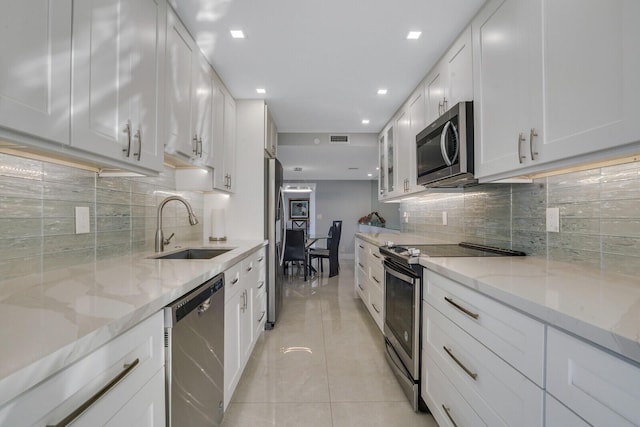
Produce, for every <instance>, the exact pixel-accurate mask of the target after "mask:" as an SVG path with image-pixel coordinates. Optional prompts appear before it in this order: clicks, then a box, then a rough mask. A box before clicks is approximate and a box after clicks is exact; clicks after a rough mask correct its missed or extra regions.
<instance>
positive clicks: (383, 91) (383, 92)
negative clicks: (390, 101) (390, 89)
mask: <svg viewBox="0 0 640 427" xmlns="http://www.w3.org/2000/svg"><path fill="white" fill-rule="evenodd" d="M386 94H387V90H386V89H378V95H386Z"/></svg>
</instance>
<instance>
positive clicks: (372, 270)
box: [369, 265, 384, 291]
mask: <svg viewBox="0 0 640 427" xmlns="http://www.w3.org/2000/svg"><path fill="white" fill-rule="evenodd" d="M369 282H370V283H371V284H372V285H375V286H376V287H377V288H378V289H380V290H381V291H382V290H383V289H384V269H383V267H382V266H380V265H375V266H374V265H372V266H370V267H369Z"/></svg>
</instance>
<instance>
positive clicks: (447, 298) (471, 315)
mask: <svg viewBox="0 0 640 427" xmlns="http://www.w3.org/2000/svg"><path fill="white" fill-rule="evenodd" d="M444 300H445V301H446V302H448V303H449V304H451V305H452V306H454V307H455V308H457V309H458V310H460V311H461V312H463V313H464V314H466V315H467V316H469V317H473V318H474V319H476V320H478V317H480V315H479V314H478V313H474V312H472V311H469V310H467V309H466V308H464V307H463V306H461V305H459V304H458V303H456V302H455V301H454V300H452V299H451V298H449V297H444Z"/></svg>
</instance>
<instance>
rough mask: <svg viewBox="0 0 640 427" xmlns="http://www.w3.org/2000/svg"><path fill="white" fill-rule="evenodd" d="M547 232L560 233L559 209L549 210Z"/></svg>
mask: <svg viewBox="0 0 640 427" xmlns="http://www.w3.org/2000/svg"><path fill="white" fill-rule="evenodd" d="M547 231H548V232H550V233H559V232H560V209H559V208H547Z"/></svg>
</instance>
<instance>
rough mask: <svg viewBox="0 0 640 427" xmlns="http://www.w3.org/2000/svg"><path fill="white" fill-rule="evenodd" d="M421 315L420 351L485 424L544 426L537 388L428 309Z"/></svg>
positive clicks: (472, 339) (440, 315) (539, 391)
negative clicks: (430, 360) (435, 365)
mask: <svg viewBox="0 0 640 427" xmlns="http://www.w3.org/2000/svg"><path fill="white" fill-rule="evenodd" d="M423 316H424V319H423V329H422V346H423V348H424V351H425V352H426V353H427V354H429V356H430V357H431V358H432V359H433V360H434V361H435V363H436V364H437V365H438V367H439V368H440V369H441V370H442V372H443V373H444V375H446V377H447V378H448V379H449V381H451V383H453V384H454V386H455V387H456V388H457V389H458V391H459V392H460V394H461V395H462V397H463V398H464V399H465V400H466V401H467V402H468V403H469V404H470V405H471V406H472V407H473V408H474V410H475V412H476V413H477V414H478V415H479V416H480V417H481V418H482V419H483V420H484V421H485V422H486V423H487V424H489V425H492V426H498V425H505V426H515V425H519V426H530V427H533V426H542V415H543V396H544V394H543V391H542V390H541V389H540V388H538V387H537V386H536V385H535V384H534V383H533V382H531V381H530V380H529V379H527V378H526V377H525V376H524V375H522V374H521V373H520V372H518V371H516V370H515V369H514V368H513V367H512V366H510V365H509V364H507V363H506V362H505V361H504V360H502V359H500V358H499V357H498V356H496V355H495V354H494V353H492V352H491V351H489V350H488V349H487V348H486V347H484V346H483V345H482V344H480V343H479V342H478V341H476V340H475V339H474V338H473V337H472V336H470V335H469V334H467V333H466V332H464V331H463V330H462V329H460V328H459V327H458V326H456V325H455V324H454V323H453V322H451V321H450V320H449V319H447V318H446V317H444V316H443V315H442V314H441V313H440V312H439V311H438V310H436V309H435V308H433V307H432V306H431V305H429V304H424V313H423Z"/></svg>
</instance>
